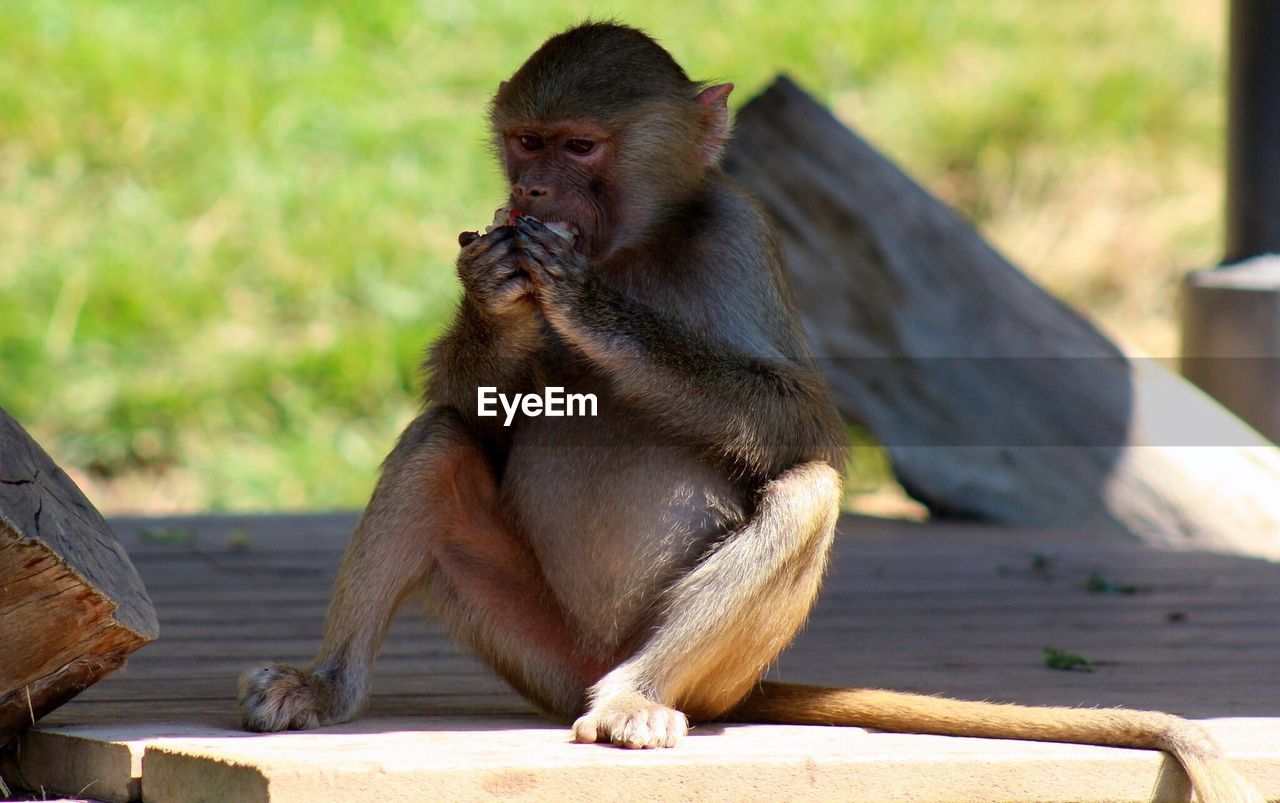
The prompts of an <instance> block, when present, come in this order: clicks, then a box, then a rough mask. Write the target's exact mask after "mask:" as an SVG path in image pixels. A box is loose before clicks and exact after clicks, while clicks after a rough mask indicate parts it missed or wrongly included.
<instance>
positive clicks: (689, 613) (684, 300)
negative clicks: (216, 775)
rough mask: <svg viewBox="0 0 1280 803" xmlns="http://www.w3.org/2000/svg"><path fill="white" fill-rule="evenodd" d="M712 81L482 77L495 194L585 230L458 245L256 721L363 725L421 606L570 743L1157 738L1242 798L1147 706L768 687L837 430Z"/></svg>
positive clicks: (579, 62) (1200, 739)
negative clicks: (827, 730) (872, 732)
mask: <svg viewBox="0 0 1280 803" xmlns="http://www.w3.org/2000/svg"><path fill="white" fill-rule="evenodd" d="M731 89H732V87H731V86H729V85H727V84H724V85H717V86H708V85H705V84H698V83H695V82H693V81H691V80H690V79H689V78H688V76H686V75H685V73H684V71H683V70H682V69H681V68H680V66H679V65H678V64H676V62H675V61H674V59H672V58H671V56H670V55H669V54H668V53H667V52H666V51H665V50H663V49H662V48H661V47H660V46H658V45H657V44H656V43H655V42H654V41H653V40H651V39H650V38H648V37H647V36H645V35H644V34H642V33H640V32H639V31H636V30H634V29H630V28H626V27H623V26H618V25H611V24H587V25H583V26H579V27H577V28H574V29H572V30H570V31H567V32H565V33H563V34H560V35H558V36H555V37H552V38H551V39H550V40H548V41H547V43H546V44H544V45H543V46H542V47H541V48H539V50H538V51H537V52H536V53H534V55H533V56H532V57H530V59H529V60H528V62H526V63H525V65H524V66H522V67H521V68H520V69H519V70H518V71H517V72H516V74H515V75H514V76H512V78H511V79H510V80H509V81H507V82H504V84H503V85H502V86H501V87H500V89H499V91H498V93H497V95H496V97H495V99H494V103H493V105H492V107H491V109H490V119H491V122H492V125H493V131H494V142H495V146H496V148H497V151H498V154H499V158H500V160H501V162H502V165H503V169H504V171H505V173H506V175H507V179H508V181H509V183H510V187H511V197H510V199H509V200H508V205H509V206H511V207H512V208H515V209H519V210H521V211H523V212H525V213H527V214H531V215H533V216H536V217H538V218H541V219H543V220H548V221H552V220H554V221H563V222H565V223H568V224H572V225H574V226H575V227H576V228H577V230H578V232H579V236H578V237H577V238H576V240H575V241H574V243H573V244H572V245H569V244H567V243H566V242H565V241H563V240H561V239H560V238H559V237H557V236H556V235H554V234H552V233H551V232H550V231H549V230H548V229H546V228H545V227H543V226H542V225H541V224H539V223H537V222H535V221H532V220H530V219H528V218H523V219H520V220H519V221H518V222H517V223H516V225H514V226H502V227H499V228H497V229H495V230H494V231H493V232H491V233H489V234H485V235H482V236H481V235H474V234H471V233H464V235H463V236H462V237H460V239H459V242H460V244H461V245H462V251H461V253H460V255H459V257H458V273H459V278H460V279H461V280H462V284H463V287H464V289H465V294H464V298H463V301H462V303H461V305H460V307H459V311H458V315H457V317H456V319H455V321H454V324H453V326H452V327H451V329H450V330H449V332H448V333H447V334H446V335H445V336H444V337H443V338H441V340H440V341H439V342H438V343H437V344H436V345H435V347H434V348H433V349H432V352H431V357H430V359H429V361H428V368H429V371H430V374H429V381H428V398H429V401H428V406H427V409H426V411H425V412H424V413H423V414H422V415H421V416H420V417H419V418H418V419H417V420H415V421H414V422H413V423H412V424H411V425H410V426H409V428H408V429H407V430H406V431H405V433H404V435H403V436H402V437H401V439H400V442H399V443H398V444H397V446H396V448H395V449H394V450H393V451H392V453H391V455H390V456H389V457H388V458H387V461H386V463H385V465H384V467H383V472H382V476H381V479H380V481H379V483H378V486H377V489H376V490H375V492H374V495H373V498H372V499H371V500H370V503H369V506H368V509H367V510H366V511H365V514H364V516H363V518H362V520H361V522H360V525H359V527H358V528H357V530H356V533H355V535H354V536H353V538H352V541H351V544H350V545H349V546H348V548H347V553H346V556H345V557H344V559H343V563H342V567H341V570H340V572H339V577H338V581H337V585H336V588H335V589H334V595H333V601H332V603H331V606H330V610H329V616H328V619H327V621H326V628H325V640H324V644H323V646H322V647H321V650H320V654H319V655H318V656H317V658H316V660H315V661H314V662H313V663H312V665H311V666H310V667H309V668H308V669H306V670H299V669H294V668H292V667H287V666H282V665H278V664H277V665H272V666H268V667H264V668H262V669H258V670H253V671H251V672H249V673H247V674H246V675H245V677H244V678H243V679H242V681H241V707H242V712H243V716H244V722H245V726H246V727H248V728H250V729H252V730H281V729H284V728H306V727H314V726H317V725H324V724H329V723H334V722H341V721H344V720H347V719H350V718H351V717H353V716H356V714H357V713H358V711H359V709H360V707H361V706H362V705H363V703H364V701H365V698H366V697H367V694H368V686H369V675H370V672H371V668H372V665H373V661H374V658H375V656H376V653H377V649H378V646H379V645H380V643H381V641H382V638H383V635H384V634H385V632H386V628H387V624H388V622H389V621H390V618H391V615H392V613H393V612H394V611H395V609H396V607H397V606H398V605H399V604H400V602H401V601H402V600H403V599H404V598H406V597H407V596H409V595H420V596H422V597H424V598H425V599H426V601H427V605H428V608H429V610H430V611H431V612H432V613H433V614H434V615H435V616H438V617H439V618H440V619H441V620H443V621H444V622H445V624H446V625H447V626H448V627H449V629H450V631H451V632H452V633H453V635H454V636H455V638H457V639H458V640H459V641H460V642H462V643H464V644H466V645H468V646H470V647H471V648H472V649H474V650H475V651H476V652H477V654H478V655H479V656H480V657H481V658H483V659H484V660H485V661H487V662H488V663H489V664H490V665H491V666H492V667H493V668H494V669H495V670H496V671H497V672H499V673H500V674H501V675H502V676H503V677H505V678H506V679H507V680H508V681H510V682H511V683H512V685H514V686H515V687H516V688H517V689H518V690H519V691H520V692H521V693H523V694H524V695H525V696H526V697H528V698H529V699H530V700H532V701H533V702H535V703H536V704H538V705H539V706H540V707H542V708H543V709H544V710H546V711H547V712H548V713H550V714H551V715H553V716H556V717H558V718H561V719H563V720H566V721H569V720H574V725H573V733H574V736H575V738H576V739H578V740H579V741H586V742H591V741H597V740H600V741H610V742H612V743H614V744H618V745H622V746H626V747H663V746H671V745H674V744H675V743H676V742H677V741H678V740H679V739H680V738H681V737H682V736H683V735H684V733H685V732H686V730H687V728H688V719H687V717H692V718H694V719H695V720H707V719H715V718H718V717H726V718H732V719H746V720H749V721H758V722H792V723H823V724H848V725H866V726H870V727H878V728H883V729H887V730H896V731H908V732H926V733H942V734H954V735H968V736H988V737H993V738H1026V739H1047V740H1053V741H1080V742H1087V743H1093V744H1106V745H1122V746H1130V747H1148V748H1153V749H1160V750H1167V751H1169V752H1172V753H1173V754H1175V755H1176V756H1177V757H1178V758H1179V760H1180V761H1181V762H1182V764H1183V766H1184V767H1186V769H1187V770H1188V772H1189V773H1190V776H1191V780H1192V783H1193V784H1194V786H1195V789H1196V790H1197V792H1198V793H1199V794H1200V796H1201V798H1202V799H1204V800H1224V801H1225V800H1257V799H1259V798H1257V797H1256V795H1255V794H1254V793H1252V791H1251V790H1249V788H1248V786H1247V785H1246V784H1244V782H1243V781H1241V780H1240V779H1239V778H1238V776H1236V775H1235V774H1234V772H1233V771H1232V770H1231V768H1230V767H1229V766H1228V765H1227V764H1226V763H1225V761H1223V760H1222V758H1221V756H1220V754H1219V753H1218V752H1217V749H1216V748H1215V747H1214V745H1213V743H1212V741H1211V740H1210V739H1209V738H1208V736H1207V735H1205V734H1204V733H1203V732H1202V731H1200V730H1199V729H1197V728H1196V727H1195V726H1193V725H1191V724H1190V723H1187V722H1184V721H1182V720H1179V719H1176V718H1174V717H1170V716H1167V715H1164V714H1153V713H1145V712H1136V711H1122V710H1114V711H1079V710H1072V709H1047V708H1024V707H1016V706H997V705H990V704H986V703H966V702H957V701H950V700H942V699H937V698H931V697H920V696H916V695H908V694H898V693H894V692H881V691H872V690H852V689H823V688H814V687H801V686H790V685H782V684H773V683H763V684H762V683H760V682H759V678H760V677H761V675H762V674H763V673H764V671H765V669H766V667H767V666H768V665H769V664H770V662H772V661H773V660H774V659H775V658H776V657H777V655H778V654H779V653H780V652H781V651H782V650H783V649H784V648H785V647H786V646H787V644H788V643H789V642H790V641H791V640H792V638H793V637H794V635H795V633H796V632H797V630H798V629H799V628H800V627H801V626H802V624H803V623H804V620H805V618H806V617H807V615H808V613H809V610H810V608H811V606H812V604H813V601H814V598H815V596H816V594H817V592H818V587H819V585H820V582H821V577H822V573H823V569H824V567H825V563H826V560H827V554H828V551H829V549H830V545H831V542H832V537H833V533H834V529H835V522H836V517H837V514H838V511H839V505H840V493H841V491H840V484H841V474H842V469H843V465H842V461H843V458H844V453H845V444H844V438H843V429H842V426H841V423H840V420H839V417H838V416H837V414H836V412H835V409H834V407H833V405H832V403H831V400H830V397H829V394H828V391H827V388H826V386H825V384H824V383H823V381H822V379H821V377H820V375H819V374H818V372H817V370H816V368H815V366H814V364H813V359H812V357H811V354H810V351H809V347H808V344H807V343H806V341H805V338H804V335H803V332H802V331H801V328H800V325H799V322H798V317H797V315H796V313H795V309H794V301H793V300H792V296H791V292H790V289H789V287H788V286H787V283H786V281H785V277H784V273H783V268H782V260H781V258H780V255H779V253H778V247H777V245H776V242H775V238H774V235H773V233H772V231H771V229H770V227H769V226H768V224H767V223H766V221H765V218H764V216H763V215H762V213H761V212H760V210H759V209H758V208H757V207H756V205H755V204H754V203H753V202H752V201H751V200H750V199H749V198H748V197H746V196H745V195H744V194H743V193H742V192H741V191H740V190H739V189H738V188H737V187H736V186H735V185H734V184H733V183H732V181H730V179H729V178H728V177H727V176H726V175H725V174H724V173H723V172H722V171H721V170H720V169H719V168H718V167H717V162H718V160H719V156H720V151H721V149H722V147H723V144H724V141H725V139H726V137H727V135H728V108H727V106H726V103H725V100H726V98H727V96H728V94H729V91H730V90H731ZM480 385H491V386H495V387H497V388H498V389H499V391H501V392H504V393H512V392H527V391H531V390H538V389H540V388H541V387H544V386H547V385H558V386H563V387H565V388H567V389H569V390H571V391H573V392H593V393H596V394H597V395H598V397H599V411H600V412H599V416H598V417H597V418H594V419H590V420H587V421H583V420H581V419H572V418H561V419H552V418H534V417H523V416H522V417H521V418H520V419H519V420H518V421H517V422H516V423H515V425H514V426H512V427H509V428H508V427H504V426H502V425H501V423H499V422H497V421H496V420H495V419H492V418H480V417H478V416H477V415H476V414H475V402H476V399H475V394H476V388H477V386H480Z"/></svg>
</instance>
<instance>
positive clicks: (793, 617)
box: [573, 462, 840, 747]
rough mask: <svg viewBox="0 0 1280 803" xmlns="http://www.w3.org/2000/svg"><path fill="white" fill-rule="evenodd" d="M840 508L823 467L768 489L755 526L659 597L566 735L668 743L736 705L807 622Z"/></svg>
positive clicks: (786, 476)
mask: <svg viewBox="0 0 1280 803" xmlns="http://www.w3.org/2000/svg"><path fill="white" fill-rule="evenodd" d="M839 507H840V476H839V474H837V473H836V471H835V470H834V469H832V468H831V467H830V466H828V465H827V464H826V463H821V462H813V463H805V464H803V465H800V466H796V467H795V468H792V469H790V470H788V471H786V472H784V473H783V474H782V475H781V476H779V477H778V478H777V479H775V480H774V481H772V482H770V483H769V484H768V485H767V486H765V489H764V492H763V494H762V496H761V499H760V503H759V505H758V506H757V508H756V512H755V515H754V516H752V518H751V520H750V521H749V522H747V524H746V525H745V526H744V527H743V528H741V529H740V530H738V531H737V532H735V533H733V534H731V535H729V536H728V537H727V538H726V539H725V540H724V542H723V543H721V544H720V545H719V546H718V547H716V549H715V551H713V552H712V553H711V554H710V555H708V556H707V557H706V558H705V559H703V560H702V561H701V562H700V563H699V564H698V565H697V566H696V567H694V568H693V569H691V570H690V571H689V572H688V573H687V574H686V575H684V576H683V577H681V578H680V579H678V580H677V581H676V582H674V583H673V584H672V586H671V587H670V588H669V589H667V591H666V592H665V594H664V596H663V599H662V601H661V603H660V604H661V608H660V613H659V615H658V620H657V628H656V630H655V632H654V634H653V635H652V636H651V637H650V639H649V640H648V641H647V642H646V643H645V644H644V646H643V647H641V648H640V650H639V651H638V652H636V654H635V655H633V656H632V657H631V658H629V659H627V660H626V661H625V662H623V663H622V664H621V665H619V666H618V667H617V668H616V669H614V670H613V671H611V672H610V673H609V674H607V675H605V676H604V677H603V678H602V679H601V680H600V682H599V683H597V684H596V685H595V686H594V687H592V689H591V706H590V708H589V710H588V711H587V713H586V714H585V715H584V716H582V717H581V718H579V719H578V721H577V722H576V723H574V726H573V732H574V738H575V739H577V740H578V741H581V742H594V741H597V740H599V739H610V740H612V741H613V742H614V743H615V744H619V745H622V746H625V747H663V746H670V745H672V744H674V743H675V742H676V741H677V740H678V739H679V738H680V737H681V736H682V735H684V733H685V732H686V730H687V728H688V725H687V720H686V718H685V717H686V714H687V715H688V716H689V717H692V718H693V719H695V720H706V719H712V718H714V717H716V716H719V715H720V714H722V713H724V712H725V711H727V710H728V709H729V708H730V707H732V706H733V705H734V704H735V703H737V702H738V701H739V700H740V699H742V697H744V696H745V695H746V694H747V692H748V691H749V690H750V689H751V688H752V686H753V685H754V684H755V683H756V682H757V681H758V680H759V678H760V676H761V675H762V674H763V673H764V670H765V669H766V667H767V666H768V665H769V663H770V662H771V661H773V659H774V658H776V657H777V655H778V653H780V652H781V651H782V650H783V649H784V648H785V647H786V646H787V645H788V644H789V643H790V642H791V640H792V638H793V637H794V636H795V633H796V631H797V630H799V628H800V626H801V625H802V624H803V623H804V620H805V618H806V617H807V616H808V615H809V610H810V608H811V607H812V606H813V601H814V598H815V597H816V595H817V593H818V586H819V584H820V583H821V580H822V572H823V569H824V568H825V566H826V557H827V553H828V551H829V549H830V546H831V540H832V536H833V534H834V532H835V524H836V517H837V516H838V514H839Z"/></svg>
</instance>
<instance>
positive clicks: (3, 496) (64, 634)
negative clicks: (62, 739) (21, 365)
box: [0, 409, 159, 744]
mask: <svg viewBox="0 0 1280 803" xmlns="http://www.w3.org/2000/svg"><path fill="white" fill-rule="evenodd" d="M158 634H159V626H158V625H157V623H156V614H155V609H154V608H153V607H152V605H151V600H150V598H148V597H147V592H146V589H145V588H143V585H142V579H141V578H140V577H138V572H137V571H136V570H135V569H134V567H133V564H132V563H131V562H130V561H129V558H128V556H127V555H125V552H124V550H123V549H122V548H121V547H120V544H119V543H118V542H117V541H116V538H115V536H114V535H113V534H112V532H111V528H110V527H108V526H107V523H106V522H105V521H104V520H103V518H102V516H101V515H100V514H99V513H98V511H97V510H95V509H94V507H93V505H92V504H90V503H89V500H88V499H86V498H85V496H84V494H83V493H81V492H80V489H79V488H77V487H76V485H75V483H73V482H72V481H71V479H70V478H69V477H67V475H66V474H65V473H64V472H63V471H62V470H61V469H60V468H58V467H57V466H56V465H55V464H54V462H53V460H52V459H50V457H49V455H48V454H46V453H45V452H44V450H43V449H41V448H40V446H39V445H37V444H36V442H35V441H33V440H32V439H31V437H30V436H29V435H28V434H27V433H26V432H25V431H24V430H23V429H22V427H21V426H19V425H18V422H16V421H14V420H13V418H12V417H10V416H9V414H8V413H6V412H5V411H4V410H3V409H0V744H3V743H4V742H5V741H7V740H8V738H9V736H11V735H12V734H13V733H15V732H17V731H18V730H20V729H22V728H23V727H26V726H28V725H31V724H34V723H35V721H36V720H37V719H39V718H40V717H41V716H43V715H44V714H46V713H48V712H49V711H52V710H53V709H55V708H57V707H58V706H59V705H61V704H62V703H64V702H66V701H67V700H69V699H71V698H72V697H74V696H75V695H76V694H78V693H79V692H80V691H82V690H83V689H85V688H87V687H88V686H89V685H91V684H93V683H94V682H96V681H97V680H99V679H100V678H102V677H103V676H104V675H106V674H107V673H109V672H111V671H113V670H115V669H118V668H120V667H121V666H123V665H124V663H125V660H126V659H127V657H128V655H129V654H130V653H131V652H133V651H134V650H136V649H138V648H139V647H141V646H142V645H144V644H146V643H147V642H150V641H152V640H154V639H155V638H156V636H157V635H158Z"/></svg>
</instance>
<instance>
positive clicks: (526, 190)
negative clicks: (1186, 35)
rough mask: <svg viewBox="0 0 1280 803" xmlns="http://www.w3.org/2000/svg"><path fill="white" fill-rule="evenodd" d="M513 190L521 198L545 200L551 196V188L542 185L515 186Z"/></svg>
mask: <svg viewBox="0 0 1280 803" xmlns="http://www.w3.org/2000/svg"><path fill="white" fill-rule="evenodd" d="M514 189H515V191H516V195H519V196H520V197H521V198H541V199H544V200H545V199H546V198H549V197H550V196H551V188H550V187H547V186H546V185H544V184H517V185H516V186H515V187H514Z"/></svg>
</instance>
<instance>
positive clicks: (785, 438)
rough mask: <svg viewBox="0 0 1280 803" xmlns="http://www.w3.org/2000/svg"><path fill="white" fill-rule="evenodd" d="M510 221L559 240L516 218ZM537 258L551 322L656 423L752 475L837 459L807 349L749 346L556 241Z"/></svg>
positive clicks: (544, 239)
mask: <svg viewBox="0 0 1280 803" xmlns="http://www.w3.org/2000/svg"><path fill="white" fill-rule="evenodd" d="M518 228H520V230H521V233H522V234H525V235H526V236H529V237H531V238H536V240H535V242H536V243H537V244H539V245H541V244H544V243H546V244H550V245H551V246H552V247H555V246H557V245H558V244H556V243H554V242H553V241H550V240H548V237H554V236H555V235H549V234H548V235H542V234H541V233H540V232H538V231H537V230H536V229H534V228H532V227H531V226H529V224H526V223H524V222H523V221H522V222H521V224H519V226H518ZM526 248H527V249H529V250H530V252H531V253H534V254H537V252H536V251H535V250H534V249H532V248H530V246H528V245H527V246H526ZM539 256H541V255H539ZM577 259H578V260H579V261H580V258H577ZM538 261H539V262H541V263H542V268H543V272H544V273H545V276H543V277H538V276H536V275H535V278H534V281H535V284H538V283H539V282H541V283H542V286H541V287H539V297H540V299H541V300H542V307H543V313H544V314H545V315H546V318H547V321H548V322H549V323H550V324H551V326H552V328H553V329H555V331H556V332H557V333H558V334H560V335H561V336H562V337H563V338H564V339H565V340H567V341H568V342H570V343H571V344H573V345H574V346H576V347H577V348H578V349H579V350H580V351H582V353H583V354H585V355H586V356H587V357H588V358H589V359H590V360H591V361H592V362H593V363H595V364H596V365H598V366H599V367H600V368H601V369H602V370H601V372H602V373H604V374H605V375H607V376H610V377H611V378H612V381H613V387H614V389H615V390H616V391H617V392H618V394H619V395H620V396H622V397H623V398H625V399H627V400H628V401H629V402H631V403H633V404H635V405H636V406H637V407H639V408H640V409H642V410H644V411H645V412H647V413H649V414H650V415H651V416H652V418H653V421H654V423H655V424H656V425H657V426H660V427H662V428H664V429H666V430H667V431H669V432H671V433H672V434H674V435H675V436H676V437H678V438H680V439H683V440H688V441H692V442H694V443H698V444H700V445H702V446H703V447H704V448H706V449H707V450H708V451H709V452H712V453H714V454H715V456H717V457H728V458H729V459H730V460H732V461H733V462H735V463H737V464H739V465H741V466H742V467H743V468H745V469H747V470H748V471H750V472H752V473H755V474H757V475H759V476H765V477H772V476H777V475H778V474H780V473H781V472H782V471H784V470H786V469H787V468H789V467H791V466H794V465H797V464H799V463H804V462H807V461H810V460H825V461H827V462H828V463H829V464H830V465H832V466H833V467H834V468H836V469H837V470H840V469H842V468H843V464H844V433H843V428H842V427H841V425H840V422H839V418H838V416H837V414H836V412H835V408H834V406H833V405H832V403H831V399H830V395H829V393H828V391H827V388H826V385H825V383H824V382H823V381H822V379H821V378H820V377H819V376H818V375H817V373H816V372H815V371H813V370H812V368H811V367H809V366H806V365H802V364H801V362H802V361H804V360H807V359H808V358H807V357H804V356H798V357H791V356H785V355H782V354H780V353H779V354H777V355H776V356H770V357H760V356H754V355H751V354H749V353H747V351H746V350H745V349H743V348H739V347H737V346H735V345H734V344H733V342H732V340H731V336H730V335H728V334H725V335H719V334H718V333H716V332H705V331H699V330H696V329H694V328H693V327H690V326H688V325H686V324H684V323H682V322H680V321H678V320H675V319H674V318H672V317H669V316H666V315H663V314H662V313H660V312H659V311H657V310H655V309H652V308H651V307H648V306H646V305H644V304H642V303H640V302H639V301H637V300H636V299H633V298H631V297H629V296H627V295H625V294H623V293H620V292H618V291H617V290H614V289H613V288H610V287H608V286H606V285H605V284H604V283H603V282H602V281H600V280H599V278H598V277H597V276H596V274H595V273H594V272H593V271H591V270H589V269H586V268H585V266H583V265H581V264H579V265H574V264H573V262H574V261H575V255H573V254H572V252H566V251H565V250H564V249H563V248H561V250H560V251H559V253H549V254H547V255H546V256H544V257H542V258H541V259H538ZM743 325H744V326H747V324H743ZM761 339H762V338H761Z"/></svg>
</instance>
